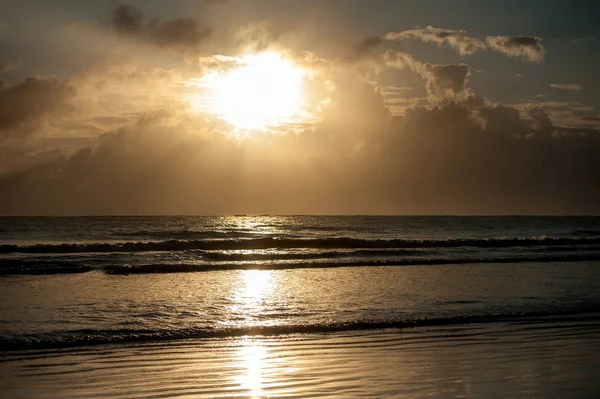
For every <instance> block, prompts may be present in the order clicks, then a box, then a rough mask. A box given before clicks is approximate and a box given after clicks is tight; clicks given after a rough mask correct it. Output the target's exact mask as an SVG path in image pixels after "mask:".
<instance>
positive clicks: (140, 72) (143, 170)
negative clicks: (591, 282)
mask: <svg viewBox="0 0 600 399" xmlns="http://www.w3.org/2000/svg"><path fill="white" fill-rule="evenodd" d="M599 16H600V3H599V2H597V1H584V0H576V1H569V2H567V1H549V0H545V1H537V0H529V1H514V0H504V1H485V2H484V1H467V0H455V1H451V2H450V1H428V0H422V1H401V0H398V1H389V0H370V1H366V0H365V1H362V0H319V1H317V0H286V1H278V0H204V1H202V0H197V1H176V0H175V1H168V2H167V1H154V0H138V1H133V0H132V1H116V0H110V1H94V2H84V1H76V0H56V1H41V0H40V1H34V0H21V1H13V0H1V1H0V193H1V195H0V214H2V215H97V214H186V215H187V214H190V215H214V214H419V215H426V214H436V215H440V214H443V215H471V214H476V215H504V214H600V157H598V154H600V133H599V129H600V98H599V97H598V94H597V93H599V92H600V78H599V77H598V74H597V71H598V70H600V51H598V50H599V44H600V25H598V24H597V19H598V17H599Z"/></svg>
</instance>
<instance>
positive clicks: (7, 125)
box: [0, 77, 75, 132]
mask: <svg viewBox="0 0 600 399" xmlns="http://www.w3.org/2000/svg"><path fill="white" fill-rule="evenodd" d="M74 95H75V89H74V88H73V87H72V86H71V85H70V84H69V82H67V81H64V80H60V79H57V78H41V77H31V78H27V79H26V80H25V81H23V82H21V83H19V84H16V85H12V86H0V132H2V131H4V132H6V131H8V130H11V129H14V128H17V127H21V126H23V125H34V124H37V123H39V122H40V121H41V120H42V119H43V118H44V117H46V116H48V115H51V114H55V113H58V112H61V111H65V110H67V109H69V101H70V100H71V99H73V97H74Z"/></svg>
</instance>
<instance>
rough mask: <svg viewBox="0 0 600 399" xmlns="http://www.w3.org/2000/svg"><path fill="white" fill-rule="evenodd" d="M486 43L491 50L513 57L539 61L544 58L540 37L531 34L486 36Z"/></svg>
mask: <svg viewBox="0 0 600 399" xmlns="http://www.w3.org/2000/svg"><path fill="white" fill-rule="evenodd" d="M486 43H487V45H488V47H489V48H490V49H491V50H494V51H498V52H500V53H502V54H505V55H507V56H509V57H513V58H521V59H523V60H525V61H530V62H541V61H542V59H543V58H544V47H543V46H542V39H541V38H539V37H533V36H488V37H487V38H486Z"/></svg>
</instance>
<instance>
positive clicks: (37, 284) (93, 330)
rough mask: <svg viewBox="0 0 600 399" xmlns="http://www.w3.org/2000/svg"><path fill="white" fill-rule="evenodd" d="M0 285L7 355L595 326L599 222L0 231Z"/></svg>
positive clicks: (142, 223) (59, 224)
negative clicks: (530, 325)
mask: <svg viewBox="0 0 600 399" xmlns="http://www.w3.org/2000/svg"><path fill="white" fill-rule="evenodd" d="M0 276H1V277H0V351H2V352H12V351H20V350H29V349H35V350H44V349H53V348H85V347H90V346H95V345H101V344H115V345H119V344H126V343H144V342H168V341H173V340H181V339H199V340H203V339H213V338H228V337H241V336H247V335H261V336H278V335H285V334H312V333H319V334H329V333H340V332H357V331H358V332H361V331H363V332H367V331H379V330H388V329H392V330H394V331H398V332H401V331H403V329H407V328H432V327H440V326H442V327H443V326H465V325H469V324H472V323H479V324H481V323H484V324H486V323H492V324H493V323H504V322H511V321H515V320H517V321H518V320H525V319H526V320H529V321H532V320H533V321H535V320H545V321H548V320H553V318H564V317H571V316H573V317H575V316H577V317H579V316H581V315H582V314H584V315H595V314H598V313H600V289H599V287H600V218H597V217H383V216H381V217H367V216H347V217H323V216H232V217H133V216H132V217H73V218H54V217H40V218H28V217H3V218H0ZM594 317H595V316H594Z"/></svg>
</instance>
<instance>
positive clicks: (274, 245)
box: [0, 237, 600, 254]
mask: <svg viewBox="0 0 600 399" xmlns="http://www.w3.org/2000/svg"><path fill="white" fill-rule="evenodd" d="M598 244H600V237H594V238H590V237H581V238H560V237H529V238H470V239H447V240H415V239H389V240H387V239H360V238H350V237H332V238H275V237H264V238H251V239H231V240H219V239H215V240H167V241H151V242H123V243H85V244H83V243H74V244H67V243H64V244H37V245H12V244H5V245H0V254H9V253H35V254H58V253H92V252H153V251H171V252H172V251H189V250H207V251H210V250H242V249H248V250H250V249H298V248H307V249H352V248H365V249H368V248H371V249H375V248H379V249H384V248H388V249H391V248H397V249H411V248H457V247H477V248H512V247H531V246H546V247H554V246H582V245H598Z"/></svg>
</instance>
